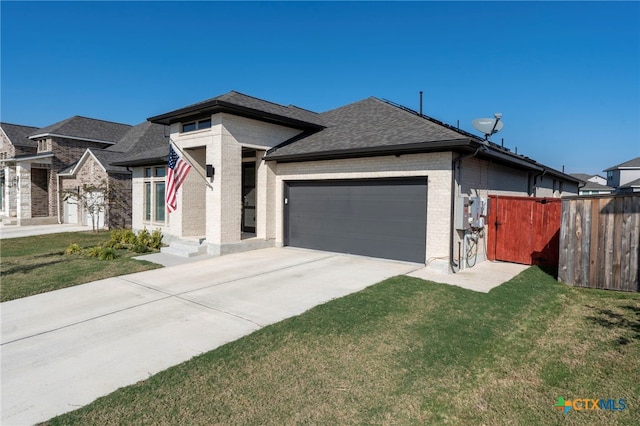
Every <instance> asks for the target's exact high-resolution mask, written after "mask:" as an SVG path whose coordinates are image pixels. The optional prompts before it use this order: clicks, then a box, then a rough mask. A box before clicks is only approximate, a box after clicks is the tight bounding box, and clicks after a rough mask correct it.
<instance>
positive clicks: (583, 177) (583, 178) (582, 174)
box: [569, 173, 593, 182]
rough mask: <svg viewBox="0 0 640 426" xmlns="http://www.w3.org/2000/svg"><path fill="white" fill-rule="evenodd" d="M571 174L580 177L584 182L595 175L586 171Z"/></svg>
mask: <svg viewBox="0 0 640 426" xmlns="http://www.w3.org/2000/svg"><path fill="white" fill-rule="evenodd" d="M569 174H570V175H571V176H573V177H574V178H576V179H580V180H581V181H583V182H586V181H588V180H589V179H591V177H592V176H593V175H588V174H586V173H569Z"/></svg>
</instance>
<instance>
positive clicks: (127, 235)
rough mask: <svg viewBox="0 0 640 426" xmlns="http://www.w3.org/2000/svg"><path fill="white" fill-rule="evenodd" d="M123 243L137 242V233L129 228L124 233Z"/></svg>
mask: <svg viewBox="0 0 640 426" xmlns="http://www.w3.org/2000/svg"><path fill="white" fill-rule="evenodd" d="M121 242H122V243H123V244H135V243H136V234H135V233H134V232H133V231H132V230H131V229H127V230H126V231H124V232H123V233H122V241H121Z"/></svg>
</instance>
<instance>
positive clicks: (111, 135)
mask: <svg viewBox="0 0 640 426" xmlns="http://www.w3.org/2000/svg"><path fill="white" fill-rule="evenodd" d="M129 129H131V126H130V125H128V124H122V123H114V122H112V121H104V120H96V119H94V118H87V117H81V116H78V115H76V116H73V117H71V118H67V119H66V120H62V121H59V122H57V123H54V124H52V125H50V126H47V127H43V128H41V129H37V130H35V131H34V132H32V133H31V134H30V135H29V136H30V137H32V138H33V137H35V136H40V135H57V136H63V137H69V138H73V139H84V140H91V141H99V142H107V143H116V142H118V141H119V140H120V139H121V138H122V137H123V136H124V135H125V134H126V133H127V132H128V131H129Z"/></svg>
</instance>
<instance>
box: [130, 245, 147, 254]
mask: <svg viewBox="0 0 640 426" xmlns="http://www.w3.org/2000/svg"><path fill="white" fill-rule="evenodd" d="M129 250H131V251H132V252H134V253H147V252H149V251H151V250H149V247H147V246H145V245H144V244H134V245H133V246H131V247H130V248H129Z"/></svg>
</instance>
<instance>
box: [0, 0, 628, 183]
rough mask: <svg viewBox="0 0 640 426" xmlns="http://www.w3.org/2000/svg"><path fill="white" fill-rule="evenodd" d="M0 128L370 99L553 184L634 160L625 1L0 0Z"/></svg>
mask: <svg viewBox="0 0 640 426" xmlns="http://www.w3.org/2000/svg"><path fill="white" fill-rule="evenodd" d="M0 12H1V24H2V25H1V27H2V30H1V36H2V38H1V60H2V62H1V76H0V79H1V80H0V84H1V95H0V101H1V102H0V107H1V109H0V119H1V120H2V121H5V122H10V123H17V124H25V125H32V126H46V125H49V124H52V123H54V122H57V121H60V120H63V119H65V118H67V117H70V116H73V115H83V116H88V117H94V118H100V119H104V120H112V121H118V122H124V123H129V124H137V123H140V122H142V121H144V120H145V119H146V118H147V117H150V116H153V115H157V114H161V113H164V112H167V111H170V110H173V109H176V108H179V107H182V106H185V105H187V104H190V103H194V102H198V101H201V100H204V99H207V98H211V97H214V96H217V95H220V94H223V93H225V92H227V91H229V90H237V91H240V92H243V93H246V94H248V95H252V96H256V97H259V98H263V99H266V100H270V101H272V102H277V103H281V104H285V105H288V104H293V105H297V106H300V107H303V108H307V109H311V110H314V111H318V112H322V111H326V110H329V109H333V108H336V107H339V106H342V105H345V104H347V103H351V102H355V101H358V100H361V99H364V98H367V97H369V96H376V97H378V98H383V99H388V100H391V101H394V102H397V103H400V104H403V105H405V106H408V107H410V108H413V109H416V110H417V109H418V108H419V103H418V99H419V94H418V93H419V91H420V90H422V91H424V113H425V114H427V115H430V116H432V117H434V118H437V119H439V120H442V121H445V122H448V123H450V124H453V125H456V124H457V122H458V120H459V122H460V127H461V128H462V129H465V130H468V131H472V132H474V133H478V132H476V131H475V130H474V129H473V127H472V126H471V120H473V119H474V118H478V117H492V116H493V113H495V112H501V113H502V114H503V121H504V123H505V126H504V129H503V131H502V132H501V133H499V134H497V135H495V136H493V138H492V140H493V141H494V142H498V143H500V141H501V139H502V138H504V144H505V146H506V147H508V148H510V149H512V150H515V149H516V147H517V150H518V153H519V154H523V155H526V156H528V157H531V158H533V159H535V160H537V161H540V162H542V163H544V164H547V165H549V166H551V167H554V168H557V169H562V166H563V165H564V166H565V170H566V171H567V172H585V173H600V174H602V173H601V171H602V170H603V169H605V168H607V167H609V166H613V165H616V164H618V163H621V162H624V161H626V160H629V159H631V158H634V157H637V156H640V2H602V3H601V2H532V3H529V2H495V3H494V2H407V3H399V2H374V3H365V2H351V3H342V2H321V3H312V2H282V3H276V2H260V3H250V2H239V3H237V2H236V3H226V2H139V3H138V2H86V3H85V2H7V1H2V2H0Z"/></svg>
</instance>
